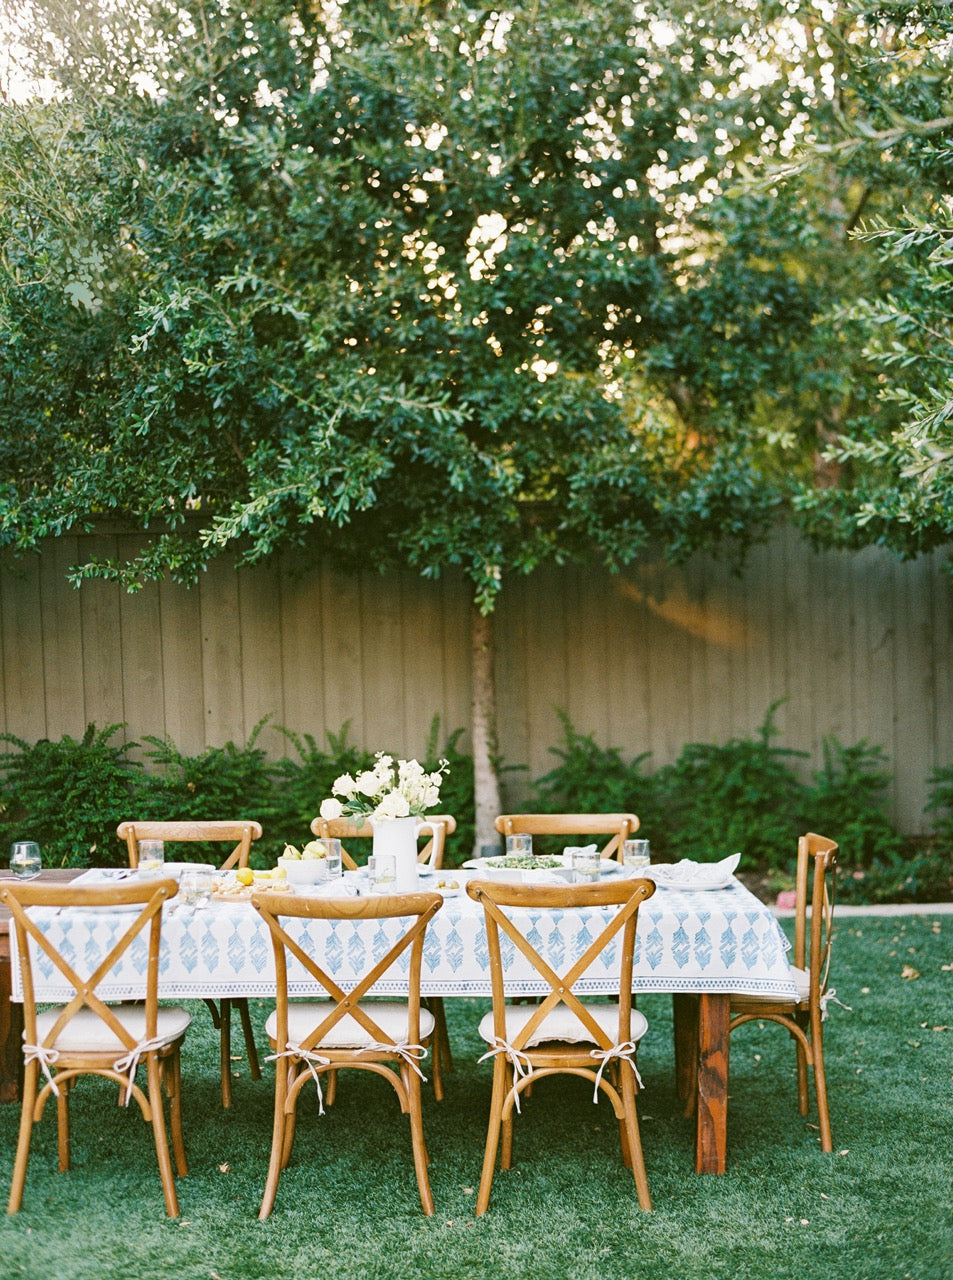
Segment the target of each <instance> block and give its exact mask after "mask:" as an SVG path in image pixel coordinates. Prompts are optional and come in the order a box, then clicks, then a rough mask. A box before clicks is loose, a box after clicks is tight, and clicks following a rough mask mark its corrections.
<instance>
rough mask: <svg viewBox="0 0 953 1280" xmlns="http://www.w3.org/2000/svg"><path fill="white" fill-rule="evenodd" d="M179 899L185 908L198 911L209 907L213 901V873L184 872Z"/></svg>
mask: <svg viewBox="0 0 953 1280" xmlns="http://www.w3.org/2000/svg"><path fill="white" fill-rule="evenodd" d="M178 898H179V900H180V901H181V902H182V904H183V905H184V906H187V907H194V908H195V909H196V911H199V910H201V908H202V907H207V906H208V904H209V903H210V902H211V900H212V873H211V872H210V871H183V872H182V875H181V876H180V877H179V893H178Z"/></svg>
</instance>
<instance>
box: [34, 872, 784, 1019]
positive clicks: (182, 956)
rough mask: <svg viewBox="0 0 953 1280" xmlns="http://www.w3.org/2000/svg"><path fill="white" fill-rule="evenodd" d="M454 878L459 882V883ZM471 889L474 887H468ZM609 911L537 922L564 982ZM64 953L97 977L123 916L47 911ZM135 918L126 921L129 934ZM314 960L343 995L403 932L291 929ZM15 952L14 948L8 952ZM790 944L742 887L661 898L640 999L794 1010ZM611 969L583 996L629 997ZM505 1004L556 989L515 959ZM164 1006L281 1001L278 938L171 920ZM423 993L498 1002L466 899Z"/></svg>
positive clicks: (46, 920)
mask: <svg viewBox="0 0 953 1280" xmlns="http://www.w3.org/2000/svg"><path fill="white" fill-rule="evenodd" d="M455 874H456V873H455ZM460 878H461V879H463V878H464V876H463V875H461V876H460ZM610 912H611V909H608V908H606V909H599V908H589V909H585V910H573V911H554V910H547V911H539V912H535V913H532V914H533V915H534V917H535V919H534V920H533V935H534V942H536V943H537V944H542V947H543V949H544V953H545V955H546V958H547V960H548V962H549V963H550V965H551V966H552V967H553V968H554V969H556V970H557V971H559V970H561V971H563V972H565V970H566V969H568V968H569V966H570V965H571V964H572V962H573V961H574V960H575V959H576V958H577V957H578V956H579V955H580V954H581V952H582V951H583V950H584V949H585V947H586V946H587V945H588V944H589V943H590V942H591V941H592V939H593V937H594V936H595V935H596V933H597V932H598V931H599V930H600V928H601V927H602V921H603V919H604V918H605V917H607V916H608V914H610ZM35 917H36V919H37V920H38V922H40V921H42V922H43V927H44V929H45V930H46V931H47V932H48V934H49V936H50V938H51V941H53V942H54V944H55V945H56V946H57V947H58V948H60V949H63V950H65V951H67V952H68V954H69V956H70V959H71V961H72V963H73V964H74V966H75V967H76V969H77V972H80V973H83V974H84V975H85V974H88V973H91V972H92V971H93V969H94V968H95V967H96V965H97V964H98V963H99V962H100V960H101V959H102V957H103V955H105V954H106V953H107V952H108V949H109V947H110V946H111V945H112V944H113V943H114V942H115V941H116V940H117V939H118V938H119V937H120V936H121V932H122V930H123V921H124V916H123V913H122V912H107V911H98V912H95V913H94V912H86V913H80V912H70V911H69V910H66V909H62V910H59V911H55V912H54V911H50V910H42V911H40V910H37V912H36V913H35ZM128 920H129V917H128V915H127V916H125V921H126V923H128ZM289 932H291V933H293V934H294V933H296V934H297V936H298V937H299V939H300V940H301V943H302V947H303V949H304V950H306V951H307V952H308V953H309V954H312V955H317V954H318V953H320V954H321V956H322V957H323V960H324V962H325V964H326V966H327V967H328V969H329V971H330V972H331V973H332V974H333V975H334V977H335V979H336V980H337V981H338V982H340V983H341V985H342V986H344V987H345V988H346V987H347V986H348V985H349V984H351V983H352V982H353V981H355V980H356V975H357V974H359V973H360V972H361V971H362V970H364V969H366V967H367V956H368V954H369V953H370V954H371V955H372V956H375V957H376V956H379V955H382V954H383V953H384V952H385V951H386V950H387V949H388V947H389V946H390V944H391V942H392V940H393V937H394V935H395V934H396V932H397V929H396V926H394V925H392V924H390V923H389V922H388V921H382V920H348V921H344V920H337V921H324V920H308V921H295V922H291V926H290V928H289ZM11 942H12V943H13V944H14V946H15V938H12V939H11ZM787 950H788V942H787V940H786V939H785V937H784V934H783V933H782V931H781V929H780V927H779V925H778V922H777V920H776V919H775V918H774V916H773V914H772V913H771V911H770V909H769V908H768V907H766V906H765V905H764V904H763V903H761V902H759V901H758V899H757V898H755V897H754V896H753V895H752V894H751V893H749V892H748V890H747V889H745V888H744V887H743V886H742V885H741V884H739V883H737V882H733V883H732V884H731V885H730V886H729V887H728V888H727V889H720V890H708V891H698V892H692V891H688V890H684V889H662V888H659V889H658V890H657V892H656V893H655V895H654V896H653V897H652V898H650V899H649V900H648V901H647V902H646V903H644V904H643V905H642V907H641V908H640V910H639V923H638V932H637V934H636V945H635V977H634V984H633V985H634V988H635V990H636V991H672V992H696V993H701V992H739V993H750V994H757V995H762V996H777V997H786V998H789V999H790V998H793V997H794V994H795V986H794V980H793V977H792V974H791V970H790V966H789V964H788V959H787ZM145 958H146V944H145V941H144V940H142V939H139V940H137V944H136V945H134V946H133V947H132V948H131V949H130V950H129V951H128V952H127V953H126V956H125V957H124V958H123V961H122V963H121V966H120V967H119V968H118V969H116V970H115V971H114V972H113V973H112V974H110V975H109V977H108V979H107V980H106V982H105V983H103V984H102V985H101V986H100V987H99V992H100V994H101V995H102V996H103V997H104V998H106V999H116V1000H119V999H129V998H131V997H135V996H138V995H141V994H142V983H143V974H144V970H145ZM403 961H404V963H403V965H402V966H400V967H395V968H392V969H391V970H390V971H389V972H388V974H387V975H385V978H384V980H382V981H381V983H379V984H378V987H377V988H376V990H377V991H378V992H379V993H380V994H382V995H399V994H402V993H406V968H407V964H408V963H409V958H408V957H407V956H406V955H405V956H404V957H403ZM603 961H604V962H603V964H602V965H600V966H599V967H595V968H593V969H591V970H590V971H589V977H588V978H587V979H586V980H585V981H583V982H581V983H579V984H578V985H577V988H576V989H577V991H579V992H580V994H590V995H600V994H603V995H604V994H610V993H611V992H612V990H613V989H614V987H617V986H618V978H617V976H616V977H615V978H614V976H613V968H615V973H616V975H617V974H618V951H617V950H616V949H610V950H608V951H607V952H606V953H605V954H604V957H603ZM505 963H506V966H507V983H506V985H507V991H508V993H509V994H511V995H514V996H516V995H538V994H540V993H542V992H544V991H545V989H546V988H545V985H544V984H543V983H541V982H540V980H539V979H538V977H537V978H534V977H533V976H532V973H533V971H532V969H531V967H530V966H529V964H528V962H527V961H526V960H525V959H524V957H522V956H521V955H520V954H519V953H518V952H516V951H515V949H514V948H512V946H510V948H509V951H508V953H506V960H505ZM160 965H161V976H160V979H159V982H160V991H159V994H160V996H161V997H162V998H163V999H201V998H205V997H209V998H213V997H214V998H221V997H223V996H233V997H237V996H248V997H254V996H270V995H273V994H274V960H273V955H272V947H271V941H270V938H269V935H268V930H267V927H266V926H265V924H264V922H263V921H262V919H261V918H260V917H259V915H258V913H257V912H256V911H255V910H254V908H253V907H252V906H251V905H250V904H248V903H214V904H212V905H211V906H209V907H207V908H205V909H203V910H198V911H196V910H194V909H193V908H191V907H176V908H175V909H173V910H169V909H168V908H167V909H166V916H165V919H164V920H163V924H162V951H161V959H160ZM34 982H35V983H36V986H37V999H39V1000H42V1001H47V1000H49V1001H56V1000H63V999H67V998H68V997H69V996H70V995H71V994H72V992H71V990H69V989H68V988H66V987H64V986H63V985H62V980H60V981H59V982H57V975H56V973H55V971H54V969H53V966H52V964H51V963H50V961H49V960H48V958H47V957H46V956H44V955H42V954H40V955H35V956H34ZM421 989H422V991H423V992H424V994H426V995H443V996H471V995H472V996H486V995H489V994H490V972H489V957H488V954H487V943H486V934H485V931H484V927H483V910H482V907H480V906H479V905H478V904H477V903H475V902H474V901H473V900H472V899H471V898H469V897H467V895H466V894H465V893H464V894H462V895H460V896H458V897H448V898H447V899H446V900H445V902H444V904H443V907H442V909H441V910H440V911H438V912H437V914H436V916H434V918H433V920H432V921H431V923H430V926H429V929H428V932H427V939H426V943H425V947H424V960H423V971H422V980H421ZM289 990H290V991H291V993H292V994H295V995H305V994H313V992H314V986H313V983H312V982H311V981H310V979H308V978H307V976H306V974H305V973H304V971H303V970H302V969H301V967H300V966H299V965H298V964H297V962H295V961H293V959H291V960H290V962H289ZM13 998H14V1000H20V999H22V988H21V984H20V974H19V966H18V964H17V963H14V965H13Z"/></svg>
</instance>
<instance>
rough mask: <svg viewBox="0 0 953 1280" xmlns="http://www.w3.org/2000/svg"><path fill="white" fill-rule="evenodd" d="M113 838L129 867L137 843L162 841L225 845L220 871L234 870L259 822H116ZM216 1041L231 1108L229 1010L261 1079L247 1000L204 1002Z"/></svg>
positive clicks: (134, 863)
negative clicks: (234, 1015)
mask: <svg viewBox="0 0 953 1280" xmlns="http://www.w3.org/2000/svg"><path fill="white" fill-rule="evenodd" d="M116 835H117V836H118V837H119V839H120V840H125V842H126V847H127V848H128V850H129V865H130V867H138V865H139V841H140V840H162V841H163V842H164V843H168V844H226V845H233V848H232V849H231V850H230V851H229V852H228V854H226V856H225V860H224V861H223V862H222V863H221V864H220V868H221V870H222V871H231V870H233V869H234V868H235V867H247V866H248V859H249V856H250V854H251V846H252V841H254V840H260V839H261V823H260V822H253V821H252V820H251V819H246V818H240V819H235V820H232V819H213V820H209V821H207V822H198V821H191V820H190V821H183V822H120V824H119V826H118V827H117V828H116ZM205 1004H206V1006H207V1007H208V1010H209V1013H210V1014H211V1015H212V1022H213V1024H214V1026H215V1029H216V1030H217V1031H218V1038H219V1067H220V1070H219V1074H220V1077H221V1087H222V1106H223V1107H230V1106H231V1105H232V1009H233V1008H234V1009H236V1010H237V1012H238V1016H239V1018H240V1019H241V1024H242V1034H243V1037H244V1040H245V1052H246V1054H247V1055H248V1066H249V1070H250V1071H251V1077H252V1079H253V1080H258V1079H260V1078H261V1068H260V1066H259V1065H258V1050H257V1048H256V1046H255V1034H254V1030H253V1028H252V1024H251V1014H250V1012H249V1009H248V1001H247V1000H246V999H244V998H238V997H236V998H234V999H231V998H229V997H223V998H222V999H221V1000H220V1001H219V1003H218V1004H216V1003H215V1001H214V1000H211V999H207V1000H206V1001H205Z"/></svg>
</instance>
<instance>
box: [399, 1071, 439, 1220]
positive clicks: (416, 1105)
mask: <svg viewBox="0 0 953 1280" xmlns="http://www.w3.org/2000/svg"><path fill="white" fill-rule="evenodd" d="M404 1074H405V1080H404V1087H405V1088H406V1090H407V1101H408V1109H409V1111H410V1139H411V1143H412V1144H413V1150H414V1170H415V1172H416V1174H417V1188H418V1190H419V1191H420V1203H421V1205H422V1207H423V1211H424V1213H425V1214H426V1215H427V1217H428V1218H432V1217H433V1212H434V1202H433V1193H432V1191H431V1190H430V1174H429V1172H428V1170H427V1163H428V1157H427V1146H426V1143H425V1142H424V1121H423V1113H422V1111H421V1106H420V1078H419V1076H417V1074H416V1073H415V1072H413V1071H407V1072H406V1073H404Z"/></svg>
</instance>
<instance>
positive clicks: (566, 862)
mask: <svg viewBox="0 0 953 1280" xmlns="http://www.w3.org/2000/svg"><path fill="white" fill-rule="evenodd" d="M597 848H598V845H594V844H571V845H568V846H567V847H566V848H565V849H563V866H564V867H571V866H572V857H573V854H574V853H595V851H596V849H597Z"/></svg>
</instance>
